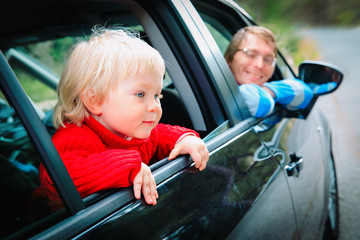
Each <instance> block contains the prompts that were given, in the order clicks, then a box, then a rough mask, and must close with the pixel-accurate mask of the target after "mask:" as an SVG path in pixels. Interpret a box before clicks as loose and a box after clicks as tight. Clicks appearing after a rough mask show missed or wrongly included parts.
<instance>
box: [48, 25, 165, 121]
mask: <svg viewBox="0 0 360 240" xmlns="http://www.w3.org/2000/svg"><path fill="white" fill-rule="evenodd" d="M139 73H161V74H162V75H164V74H165V63H164V60H163V58H162V57H161V56H160V54H159V52H158V51H157V50H155V49H154V48H152V47H151V46H150V45H148V44H147V43H146V42H145V41H143V40H141V39H140V38H139V34H138V33H137V32H131V31H127V30H124V29H115V28H113V29H110V28H102V27H94V28H93V34H92V35H91V36H90V38H89V40H88V41H85V40H84V41H81V42H79V43H77V44H76V45H75V46H74V47H73V48H72V52H71V54H70V56H69V58H68V61H67V62H66V64H65V67H64V70H63V73H62V76H61V79H60V82H59V85H58V103H57V104H56V106H55V109H54V116H53V122H54V126H55V127H56V128H58V127H60V126H64V122H69V123H74V124H77V125H79V126H80V125H81V123H82V122H83V120H84V118H85V117H88V115H89V112H88V111H87V109H86V107H85V105H84V103H83V102H82V100H81V94H82V93H84V92H86V91H87V90H90V89H91V90H92V91H93V92H94V94H95V96H97V98H98V99H97V101H99V102H100V103H102V102H103V101H105V100H106V96H107V94H108V93H109V91H110V90H115V89H116V87H117V84H118V83H119V81H121V80H124V79H126V78H127V77H128V76H129V75H130V74H139Z"/></svg>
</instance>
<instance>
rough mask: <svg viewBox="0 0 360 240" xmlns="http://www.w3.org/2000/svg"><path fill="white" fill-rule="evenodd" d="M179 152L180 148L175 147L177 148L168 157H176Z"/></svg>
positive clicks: (171, 158)
mask: <svg viewBox="0 0 360 240" xmlns="http://www.w3.org/2000/svg"><path fill="white" fill-rule="evenodd" d="M179 153H180V148H178V147H175V148H174V149H173V150H172V151H171V152H170V154H169V157H168V159H169V160H173V159H175V158H176V157H177V156H178V155H179Z"/></svg>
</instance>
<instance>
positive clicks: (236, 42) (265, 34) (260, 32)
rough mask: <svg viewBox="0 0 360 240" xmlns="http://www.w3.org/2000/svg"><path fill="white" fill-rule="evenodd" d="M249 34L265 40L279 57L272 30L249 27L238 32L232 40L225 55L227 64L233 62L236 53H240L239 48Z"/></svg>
mask: <svg viewBox="0 0 360 240" xmlns="http://www.w3.org/2000/svg"><path fill="white" fill-rule="evenodd" d="M248 34H254V35H256V36H258V37H260V38H261V39H263V40H264V41H265V42H266V43H268V44H269V45H270V46H272V47H273V48H274V54H275V57H276V56H277V43H276V38H275V35H274V33H273V32H272V31H271V30H270V29H267V28H265V27H262V26H247V27H244V28H242V29H240V30H239V31H237V33H236V34H235V35H234V36H233V38H232V39H231V41H230V44H229V46H228V47H227V49H226V51H225V54H224V57H225V59H226V61H227V62H231V61H232V60H233V58H234V55H235V53H236V52H237V51H238V47H239V46H240V44H241V43H242V42H243V41H244V39H245V38H246V36H247V35H248Z"/></svg>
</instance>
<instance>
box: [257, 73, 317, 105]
mask: <svg viewBox="0 0 360 240" xmlns="http://www.w3.org/2000/svg"><path fill="white" fill-rule="evenodd" d="M264 86H265V87H267V88H269V89H270V90H271V91H273V92H274V94H275V102H276V103H279V104H281V105H283V106H284V107H286V108H288V109H290V110H296V109H304V108H306V107H307V105H308V104H309V103H310V101H311V99H312V98H313V91H312V89H311V88H310V87H309V86H308V85H307V84H306V83H304V82H303V81H301V80H298V79H285V80H280V81H273V82H268V83H265V84H264Z"/></svg>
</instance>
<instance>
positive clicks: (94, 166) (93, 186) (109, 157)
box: [40, 136, 141, 201]
mask: <svg viewBox="0 0 360 240" xmlns="http://www.w3.org/2000/svg"><path fill="white" fill-rule="evenodd" d="M94 140H95V139H92V138H91V137H90V138H89V137H86V136H77V137H71V138H68V139H67V141H60V142H61V144H59V139H56V140H55V146H56V147H57V149H58V151H59V154H60V157H61V159H62V161H63V162H64V165H65V167H66V169H67V170H68V172H69V174H70V177H71V178H72V180H73V181H74V184H75V186H76V188H77V190H78V191H79V193H80V195H81V197H85V196H88V195H90V194H92V193H95V192H97V191H100V190H106V189H110V188H119V187H128V186H130V185H131V184H132V182H133V180H134V178H135V176H136V175H137V173H138V172H139V171H140V169H141V158H140V155H139V153H138V152H137V151H136V150H126V149H112V150H105V151H103V149H102V148H101V144H97V143H96V141H94ZM79 143H81V144H79ZM76 146H78V147H76ZM80 146H82V147H80ZM40 181H41V185H42V187H43V189H44V190H45V191H46V193H47V195H48V196H49V198H50V200H53V201H58V200H59V199H58V196H57V193H56V190H55V188H54V186H53V183H52V181H51V180H50V177H49V175H48V174H47V173H46V171H45V169H44V168H43V167H41V169H40Z"/></svg>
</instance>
